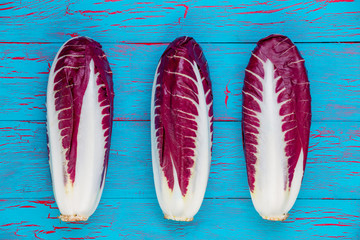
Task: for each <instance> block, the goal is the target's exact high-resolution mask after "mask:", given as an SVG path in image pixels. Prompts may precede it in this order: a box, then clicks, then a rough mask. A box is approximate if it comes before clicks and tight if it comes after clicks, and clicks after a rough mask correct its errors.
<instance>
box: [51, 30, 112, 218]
mask: <svg viewBox="0 0 360 240" xmlns="http://www.w3.org/2000/svg"><path fill="white" fill-rule="evenodd" d="M113 99H114V91H113V82H112V72H111V69H110V66H109V63H108V60H107V58H106V55H105V53H104V52H103V50H102V49H101V45H100V44H99V43H97V42H96V41H94V40H92V39H90V38H87V37H76V38H73V39H70V40H69V41H67V42H66V43H65V44H64V45H63V46H62V47H61V48H60V50H59V51H58V53H57V55H56V57H55V59H54V62H53V64H52V67H51V71H50V74H49V82H48V90H47V103H46V105H47V132H48V148H49V158H50V169H51V176H52V182H53V190H54V195H55V199H56V202H57V205H58V207H59V210H60V212H61V214H62V215H61V216H60V219H61V220H63V221H86V220H87V219H88V217H89V216H90V215H92V214H93V212H94V211H95V209H96V207H97V205H98V203H99V201H100V197H101V194H102V190H103V188H104V181H105V175H106V170H107V165H108V159H109V151H110V140H111V130H112V119H113Z"/></svg>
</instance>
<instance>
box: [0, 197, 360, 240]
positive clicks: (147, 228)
mask: <svg viewBox="0 0 360 240" xmlns="http://www.w3.org/2000/svg"><path fill="white" fill-rule="evenodd" d="M52 202H53V201H51V200H50V201H48V202H46V201H43V202H39V201H37V199H29V200H12V199H11V200H6V201H3V202H0V208H1V209H2V212H1V213H2V215H3V216H6V217H2V218H1V219H0V238H1V239H35V236H36V237H40V238H41V239H131V240H133V239H264V240H268V239H333V238H334V237H338V238H339V239H359V237H360V235H359V217H360V216H359V212H360V204H359V201H354V200H342V201H339V200H332V201H331V200H298V201H297V202H296V203H295V206H294V210H293V211H291V212H290V217H289V218H288V219H287V220H286V221H285V222H282V223H281V222H269V221H264V220H263V219H262V218H261V217H259V216H258V214H257V213H256V211H255V210H254V209H253V206H252V203H251V200H249V199H205V200H204V203H203V206H202V208H201V210H200V212H199V213H198V214H197V215H196V216H195V219H194V221H193V222H174V221H170V220H166V219H163V217H162V212H161V210H160V208H159V206H158V203H157V200H156V199H105V200H102V201H101V203H100V205H99V208H98V209H97V211H96V212H95V214H94V215H93V216H91V217H90V219H89V220H88V222H86V223H83V224H74V223H64V222H60V221H59V220H58V219H57V218H56V216H57V215H58V210H57V209H54V208H55V207H56V204H54V203H52ZM20 212H21V216H19V213H20Z"/></svg>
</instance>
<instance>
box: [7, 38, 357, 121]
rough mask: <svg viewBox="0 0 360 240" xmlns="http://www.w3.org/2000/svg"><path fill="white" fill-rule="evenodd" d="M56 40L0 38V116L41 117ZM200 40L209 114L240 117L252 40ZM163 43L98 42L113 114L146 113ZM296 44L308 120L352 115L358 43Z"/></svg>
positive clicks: (353, 118)
mask: <svg viewBox="0 0 360 240" xmlns="http://www.w3.org/2000/svg"><path fill="white" fill-rule="evenodd" d="M60 46H61V44H60V43H59V44H32V45H27V44H0V59H1V61H0V80H1V81H2V86H1V89H0V102H1V103H2V104H1V105H0V112H1V114H0V120H45V98H46V96H45V95H46V86H47V79H48V71H49V68H50V63H51V62H52V59H53V57H54V56H55V54H56V52H57V50H58V48H59V47H60ZM202 46H203V48H204V52H205V54H206V57H207V59H208V61H209V65H210V72H211V77H212V82H213V95H214V114H215V118H216V119H217V120H240V119H241V104H242V102H241V89H242V83H243V78H244V69H245V68H246V65H247V63H248V61H249V58H250V53H251V51H252V49H253V48H254V46H255V45H254V44H202ZM165 48H166V45H144V44H140V45H139V44H104V49H105V51H106V53H107V54H108V58H109V61H110V63H111V65H112V70H113V72H114V84H115V94H116V98H115V119H119V120H149V119H150V116H149V113H150V98H151V97H150V95H151V87H152V81H153V76H154V72H155V69H156V66H157V62H158V60H159V58H160V56H161V54H162V52H163V51H164V49H165ZM298 48H299V49H300V51H301V53H302V55H303V57H304V58H305V59H306V66H307V69H308V73H309V78H310V82H311V94H312V99H313V104H312V111H313V120H314V121H322V120H337V121H358V120H359V119H360V101H359V98H358V95H359V91H360V79H359V76H360V68H359V62H360V44H323V43H317V44H298ZM14 92H15V93H16V94H14ZM226 95H227V96H228V100H227V102H226V101H225V99H226ZM345 99H346V100H345Z"/></svg>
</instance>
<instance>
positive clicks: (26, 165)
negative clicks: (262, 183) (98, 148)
mask: <svg viewBox="0 0 360 240" xmlns="http://www.w3.org/2000/svg"><path fill="white" fill-rule="evenodd" d="M0 141H1V143H2V145H1V146H0V155H1V156H2V160H1V166H2V172H1V174H0V182H7V184H6V185H3V187H2V191H1V192H0V199H8V198H44V197H51V196H52V187H51V178H50V171H49V165H48V155H47V148H46V124H45V122H18V121H1V122H0ZM359 141H360V125H359V123H358V122H357V123H337V122H323V123H313V125H312V128H311V140H310V148H309V156H308V162H307V168H306V172H305V177H304V180H303V185H302V188H301V192H300V195H299V198H306V199H309V198H311V199H314V198H316V199H323V198H332V199H333V198H335V199H358V200H360V192H359V191H358V189H359V188H360V171H359V170H358V169H359V165H360V162H359V159H360V151H358V150H359V146H358V145H359V144H358V142H359ZM14 166H16V167H14ZM129 173H131V174H129ZM24 176H26V181H24ZM205 197H206V198H250V194H249V190H248V185H247V177H246V167H245V160H244V154H243V150H242V140H241V123H240V122H215V124H214V147H213V158H212V166H211V173H210V179H209V184H208V188H207V191H206V195H205ZM103 198H105V199H109V198H151V199H155V198H156V195H155V188H154V183H153V173H152V164H151V151H150V123H149V122H129V121H117V122H114V128H113V139H112V145H111V153H110V160H109V169H108V174H107V179H106V184H105V190H104V194H103Z"/></svg>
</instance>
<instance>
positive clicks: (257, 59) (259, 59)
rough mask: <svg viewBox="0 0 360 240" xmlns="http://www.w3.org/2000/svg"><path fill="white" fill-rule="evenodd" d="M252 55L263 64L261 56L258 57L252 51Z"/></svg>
mask: <svg viewBox="0 0 360 240" xmlns="http://www.w3.org/2000/svg"><path fill="white" fill-rule="evenodd" d="M252 55H253V56H254V57H255V58H256V59H257V60H259V61H260V62H261V63H262V65H265V62H264V61H263V60H262V59H261V58H259V57H258V56H257V55H256V54H255V53H252Z"/></svg>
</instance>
